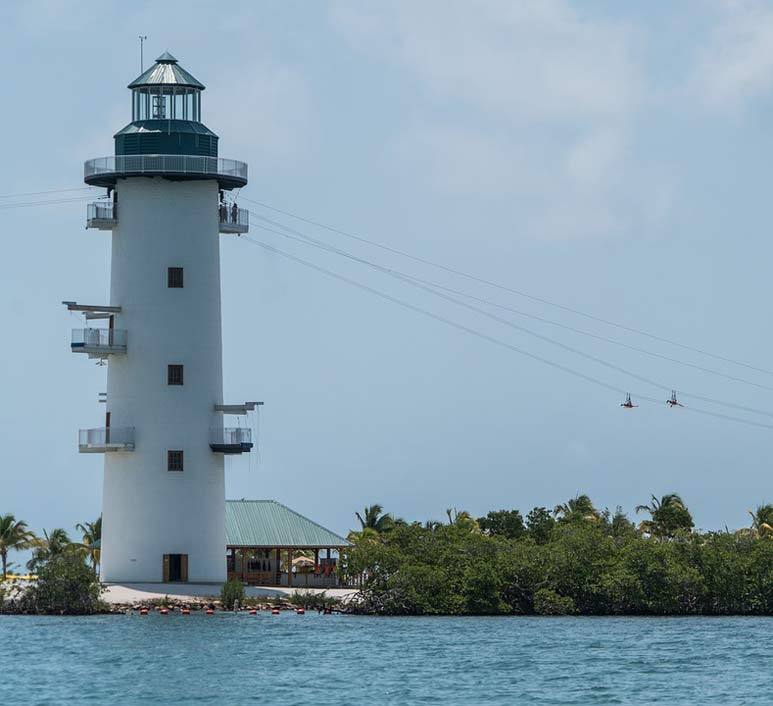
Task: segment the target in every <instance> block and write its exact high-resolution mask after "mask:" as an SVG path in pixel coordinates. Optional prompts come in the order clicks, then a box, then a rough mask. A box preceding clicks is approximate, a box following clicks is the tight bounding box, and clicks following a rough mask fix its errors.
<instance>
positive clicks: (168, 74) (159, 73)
mask: <svg viewBox="0 0 773 706" xmlns="http://www.w3.org/2000/svg"><path fill="white" fill-rule="evenodd" d="M141 86H177V87H178V88H183V87H185V88H196V89H198V90H199V91H203V90H204V88H205V86H204V84H203V83H201V81H199V80H197V79H195V78H194V77H193V76H192V75H191V74H190V73H188V72H187V71H186V70H185V69H184V68H183V67H182V66H180V65H179V64H178V62H177V59H175V58H174V57H173V56H172V55H171V54H170V53H169V52H168V51H165V52H164V53H163V54H162V55H161V56H159V57H158V59H156V63H155V64H153V66H151V67H150V68H149V69H148V70H147V71H145V72H143V73H142V74H140V75H139V76H138V77H137V78H135V79H134V81H132V82H131V83H130V84H129V86H128V87H129V88H132V89H134V88H140V87H141Z"/></svg>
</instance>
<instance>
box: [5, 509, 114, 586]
mask: <svg viewBox="0 0 773 706" xmlns="http://www.w3.org/2000/svg"><path fill="white" fill-rule="evenodd" d="M75 531H76V532H78V533H79V534H80V535H81V540H80V541H73V540H72V539H70V535H69V533H68V532H67V530H66V529H63V528H62V527H57V528H56V529H53V530H51V531H50V532H49V531H48V530H43V536H38V535H36V534H35V533H34V532H32V531H31V530H30V528H29V526H28V525H27V523H26V522H24V520H17V519H16V517H15V516H14V515H0V564H2V580H3V581H4V580H5V579H6V577H7V576H8V567H9V563H8V557H9V554H10V553H11V552H13V551H17V552H18V551H25V550H28V549H31V550H32V558H31V559H30V560H29V561H28V562H27V570H28V571H30V572H32V573H35V572H37V571H38V570H39V569H40V568H41V567H42V566H43V564H45V562H47V561H48V560H50V559H54V558H56V557H59V556H63V555H67V556H77V557H80V558H82V559H83V560H84V561H86V562H88V563H89V564H90V565H91V568H92V569H93V570H94V571H96V570H97V567H98V566H99V558H100V549H99V547H100V541H101V539H102V517H98V518H97V519H96V520H95V521H94V522H82V523H81V522H79V523H78V524H77V525H75Z"/></svg>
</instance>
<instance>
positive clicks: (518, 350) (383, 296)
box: [242, 237, 773, 429]
mask: <svg viewBox="0 0 773 706" xmlns="http://www.w3.org/2000/svg"><path fill="white" fill-rule="evenodd" d="M242 240H244V241H245V242H248V243H250V244H252V245H256V246H258V247H260V248H263V249H264V250H266V251H268V252H271V253H274V254H276V255H279V256H281V257H284V258H286V259H288V260H291V261H293V262H296V263H298V264H300V265H303V266H305V267H308V268H310V269H312V270H315V271H317V272H321V273H323V274H326V275H328V276H329V277H332V278H334V279H337V280H339V281H341V282H345V283H347V284H350V285H352V286H353V287H357V288H358V289H361V290H363V291H366V292H369V293H370V294H373V295H375V296H377V297H380V298H381V299H385V300H386V301H389V302H392V303H394V304H397V305H399V306H401V307H403V308H405V309H408V310H410V311H414V312H416V313H418V314H422V315H423V316H426V317H429V318H431V319H434V320H435V321H439V322H441V323H444V324H446V325H447V326H451V327H452V328H455V329H457V330H459V331H462V332H464V333H468V334H471V335H473V336H476V337H478V338H481V339H483V340H486V341H488V342H489V343H493V344H494V345H496V346H500V347H501V348H506V349H507V350H510V351H512V352H514V353H519V354H520V355H523V356H526V357H528V358H531V359H533V360H536V361H538V362H540V363H543V364H545V365H548V366H550V367H552V368H556V369H557V370H561V371H563V372H565V373H567V374H569V375H573V376H574V377H578V378H581V379H583V380H585V381H587V382H590V383H592V384H594V385H597V386H599V387H603V388H605V389H607V390H611V391H612V392H616V393H618V394H621V395H625V394H626V393H627V392H628V391H627V390H624V389H623V388H620V387H617V386H615V385H611V384H609V383H607V382H605V381H603V380H601V379H599V378H596V377H593V376H591V375H586V374H585V373H582V372H580V371H578V370H575V369H573V368H570V367H568V366H566V365H562V364H561V363H556V362H555V361H552V360H550V359H548V358H543V357H542V356H539V355H537V354H535V353H531V352H529V351H527V350H524V349H522V348H518V347H517V346H513V345H511V344H510V343H507V342H505V341H502V340H501V339H498V338H495V337H494V336H490V335H488V334H486V333H483V332H482V331H478V330H477V329H474V328H470V327H469V326H465V325H464V324H460V323H458V322H456V321H453V320H452V319H448V318H446V317H444V316H441V315H440V314H436V313H434V312H432V311H430V310H428V309H424V308H423V307H419V306H416V305H414V304H411V303H410V302H407V301H405V300H403V299H399V298H398V297H394V296H392V295H391V294H387V293H386V292H382V291H380V290H378V289H374V288H373V287H370V286H368V285H366V284H362V283H361V282H358V281H356V280H353V279H350V278H349V277H346V276H344V275H341V274H338V273H337V272H333V271H332V270H328V269H326V268H324V267H321V266H319V265H316V264H314V263H312V262H309V261H308V260H304V259H302V258H300V257H297V256H295V255H292V254H290V253H288V252H285V251H284V250H280V249H279V248H275V247H274V246H272V245H269V244H267V243H263V242H261V241H259V240H253V239H252V238H249V237H245V238H242ZM633 394H634V396H635V397H636V398H637V399H639V400H642V401H646V402H650V403H652V404H655V405H658V406H661V405H663V404H664V403H663V401H662V400H658V399H655V398H653V397H648V396H646V395H642V394H639V393H633ZM683 409H684V410H686V411H689V412H694V413H696V414H703V415H706V416H710V417H716V418H718V419H725V420H728V421H732V422H737V423H739V424H747V425H749V426H754V427H759V428H762V429H773V425H770V424H763V423H761V422H755V421H752V420H749V419H743V418H741V417H733V416H730V415H728V414H720V413H718V412H712V411H709V410H705V409H699V408H697V407H684V408H683Z"/></svg>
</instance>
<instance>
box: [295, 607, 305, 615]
mask: <svg viewBox="0 0 773 706" xmlns="http://www.w3.org/2000/svg"><path fill="white" fill-rule="evenodd" d="M295 612H296V613H298V615H306V611H305V610H304V609H303V608H298V610H296V611H295Z"/></svg>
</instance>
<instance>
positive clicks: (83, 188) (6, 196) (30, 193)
mask: <svg viewBox="0 0 773 706" xmlns="http://www.w3.org/2000/svg"><path fill="white" fill-rule="evenodd" d="M94 188H95V187H93V186H76V187H73V188H71V189H49V190H48V191H27V192H26V193H23V194H1V195H0V199H15V198H20V197H22V196H40V195H42V194H61V193H64V192H65V191H91V190H93V189H94Z"/></svg>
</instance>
